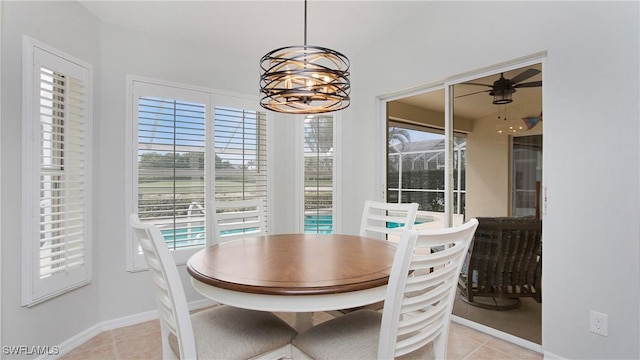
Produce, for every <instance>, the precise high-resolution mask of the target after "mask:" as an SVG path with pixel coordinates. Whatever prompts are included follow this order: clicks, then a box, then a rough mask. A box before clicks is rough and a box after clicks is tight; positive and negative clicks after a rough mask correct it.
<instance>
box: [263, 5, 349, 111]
mask: <svg viewBox="0 0 640 360" xmlns="http://www.w3.org/2000/svg"><path fill="white" fill-rule="evenodd" d="M349 75H350V74H349V59H348V58H347V57H346V56H345V55H344V54H342V53H340V52H338V51H335V50H331V49H328V48H324V47H321V46H311V45H307V1H306V0H305V2H304V45H302V46H300V45H297V46H287V47H282V48H279V49H275V50H273V51H270V52H268V53H267V54H266V55H264V56H263V57H262V58H261V59H260V106H262V107H263V108H265V109H268V110H272V111H276V112H281V113H287V114H320V113H326V112H331V111H337V110H342V109H345V108H346V107H348V106H349V103H350V97H349V94H350V91H351V83H350V80H349Z"/></svg>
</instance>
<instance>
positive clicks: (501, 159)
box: [454, 96, 543, 219]
mask: <svg viewBox="0 0 640 360" xmlns="http://www.w3.org/2000/svg"><path fill="white" fill-rule="evenodd" d="M541 109H542V96H539V97H536V98H534V99H531V100H529V101H526V102H521V103H516V102H515V101H514V102H513V103H512V104H509V105H507V106H506V118H507V120H503V119H504V111H505V109H504V108H502V107H501V110H500V111H501V112H502V116H501V119H498V114H499V113H498V106H496V113H494V114H491V115H488V116H485V117H483V118H480V119H478V120H475V121H474V125H473V131H472V132H470V133H468V134H467V174H466V176H467V178H466V181H467V197H466V218H467V219H470V218H473V217H478V216H508V215H509V204H510V188H511V186H510V176H509V163H510V160H509V158H510V151H509V148H510V145H509V144H510V138H511V135H506V134H499V133H498V132H497V128H498V125H499V124H500V123H501V122H502V123H505V122H506V123H509V124H513V125H514V126H518V127H519V125H520V124H524V122H523V121H522V120H521V119H522V118H524V117H528V116H538V115H539V114H540V113H541V111H542V110H541ZM542 125H543V124H542V123H538V124H537V125H536V126H535V127H534V128H532V129H531V130H528V131H521V132H517V133H515V134H514V136H523V135H537V134H541V133H542ZM454 127H455V125H454Z"/></svg>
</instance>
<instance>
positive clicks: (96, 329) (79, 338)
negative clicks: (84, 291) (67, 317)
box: [36, 299, 216, 360]
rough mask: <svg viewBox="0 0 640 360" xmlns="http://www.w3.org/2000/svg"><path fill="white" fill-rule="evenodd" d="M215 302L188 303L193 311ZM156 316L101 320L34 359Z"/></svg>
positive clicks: (42, 359)
mask: <svg viewBox="0 0 640 360" xmlns="http://www.w3.org/2000/svg"><path fill="white" fill-rule="evenodd" d="M215 304H216V303H215V302H213V301H211V300H209V299H202V300H196V301H192V302H190V303H189V310H190V311H193V310H198V309H202V308H206V307H209V306H213V305H215ZM157 318H158V310H152V311H145V312H142V313H138V314H133V315H128V316H123V317H120V318H117V319H112V320H107V321H103V322H101V323H98V324H96V325H94V326H92V327H90V328H88V329H86V330H84V331H82V332H81V333H79V334H77V335H75V336H73V337H71V338H70V339H68V340H66V341H64V342H62V343H61V344H60V345H58V347H57V348H58V350H59V351H58V352H57V354H55V355H42V356H39V357H37V358H36V359H38V360H45V359H47V360H48V359H58V358H61V357H62V356H64V355H66V354H68V353H69V352H71V351H72V350H73V349H75V348H77V347H78V346H80V345H82V344H84V343H85V342H87V341H89V340H91V339H92V338H93V337H94V336H97V335H99V334H100V333H102V332H104V331H109V330H113V329H118V328H121V327H125V326H130V325H136V324H140V323H143V322H145V321H149V320H155V319H157Z"/></svg>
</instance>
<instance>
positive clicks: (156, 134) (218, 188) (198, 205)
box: [127, 77, 267, 270]
mask: <svg viewBox="0 0 640 360" xmlns="http://www.w3.org/2000/svg"><path fill="white" fill-rule="evenodd" d="M129 83H130V94H131V96H130V104H131V115H130V117H131V119H132V121H128V122H127V123H128V124H132V125H133V126H131V129H130V130H129V131H130V132H131V139H132V141H131V149H130V152H129V153H130V154H131V156H130V158H129V159H128V161H130V162H131V164H130V166H128V168H129V169H130V175H127V176H128V177H130V178H131V180H132V181H131V188H130V192H131V196H128V197H127V198H128V201H130V202H132V203H131V205H130V209H131V211H132V212H134V213H138V216H139V218H140V220H141V221H142V222H151V223H153V224H155V225H157V226H158V227H159V229H160V231H161V233H162V234H163V236H164V240H165V242H166V244H167V246H168V247H169V249H170V250H172V254H173V256H174V260H175V261H176V263H178V264H184V263H186V261H187V259H188V258H189V257H190V256H191V255H192V254H193V253H195V252H196V251H197V250H199V249H201V248H202V247H203V246H204V245H205V244H206V243H207V238H208V237H209V236H211V234H210V229H207V226H206V224H207V207H208V205H209V202H210V200H212V199H216V200H235V199H247V198H256V197H257V198H263V199H265V200H266V198H267V124H266V114H265V113H264V112H259V111H256V110H254V109H252V106H253V104H257V101H255V100H249V99H246V100H244V99H241V100H239V98H238V97H235V96H234V97H227V96H219V95H215V94H214V93H213V92H211V91H208V90H205V89H193V88H190V87H187V86H184V85H177V84H169V83H161V82H159V81H154V80H148V79H141V78H134V77H130V80H129ZM129 199H132V200H133V201H132V200H129ZM265 204H266V201H265ZM266 208H267V207H266V206H265V209H266ZM265 211H266V210H265ZM265 216H266V214H265ZM129 236H130V237H131V239H130V241H128V242H127V243H128V249H127V252H128V254H129V255H128V256H129V260H128V262H127V263H128V268H129V270H142V269H145V268H146V264H145V262H144V257H143V256H142V251H141V250H140V249H139V247H138V245H137V243H135V240H134V239H133V233H132V232H129Z"/></svg>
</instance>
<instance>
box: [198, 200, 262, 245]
mask: <svg viewBox="0 0 640 360" xmlns="http://www.w3.org/2000/svg"><path fill="white" fill-rule="evenodd" d="M209 204H210V206H209V209H210V211H211V212H212V222H211V225H212V226H213V235H214V239H213V240H214V243H220V242H223V241H229V240H234V239H238V238H242V237H246V236H262V235H267V220H266V217H265V216H264V201H263V200H262V199H248V200H234V201H211V202H210V203H209ZM208 245H211V244H208Z"/></svg>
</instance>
